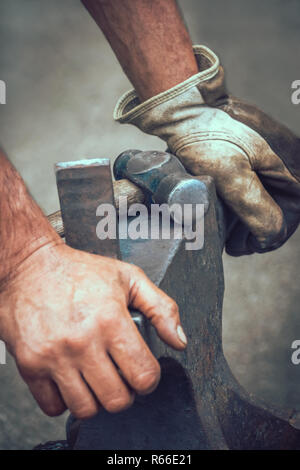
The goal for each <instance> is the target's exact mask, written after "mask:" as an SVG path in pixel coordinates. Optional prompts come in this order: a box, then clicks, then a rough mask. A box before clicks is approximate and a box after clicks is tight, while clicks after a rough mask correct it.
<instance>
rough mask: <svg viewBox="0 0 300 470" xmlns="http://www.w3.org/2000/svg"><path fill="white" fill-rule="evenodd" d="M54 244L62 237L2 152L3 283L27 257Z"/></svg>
mask: <svg viewBox="0 0 300 470" xmlns="http://www.w3.org/2000/svg"><path fill="white" fill-rule="evenodd" d="M51 241H54V242H55V241H59V237H58V236H57V235H56V233H55V232H54V230H53V229H52V227H51V226H50V224H49V222H48V221H47V219H46V218H45V217H44V215H43V213H42V211H41V209H40V208H39V207H38V205H37V204H36V203H35V202H34V200H33V199H32V198H31V196H30V195H29V193H28V191H27V189H26V186H25V184H24V182H23V180H22V178H21V177H20V175H19V174H18V172H17V171H16V169H15V168H14V167H13V166H12V164H11V163H10V162H9V161H8V159H7V158H6V156H5V155H4V153H3V152H1V151H0V243H1V245H0V282H1V281H3V280H4V279H5V278H6V277H7V276H9V275H10V274H11V273H12V271H13V270H14V269H16V267H17V266H18V265H19V264H20V263H21V262H22V261H23V260H24V259H25V258H26V257H27V256H28V255H30V254H31V253H33V252H34V251H35V250H36V249H38V248H40V247H41V246H42V245H44V244H46V243H49V242H51Z"/></svg>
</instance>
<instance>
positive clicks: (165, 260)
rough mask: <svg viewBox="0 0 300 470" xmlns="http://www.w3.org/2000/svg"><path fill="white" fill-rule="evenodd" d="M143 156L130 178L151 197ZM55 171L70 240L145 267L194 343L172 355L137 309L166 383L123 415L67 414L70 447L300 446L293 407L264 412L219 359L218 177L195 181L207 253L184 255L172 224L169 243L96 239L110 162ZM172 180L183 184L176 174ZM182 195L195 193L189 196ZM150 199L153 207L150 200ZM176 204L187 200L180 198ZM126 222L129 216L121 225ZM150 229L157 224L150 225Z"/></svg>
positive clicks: (109, 195)
mask: <svg viewBox="0 0 300 470" xmlns="http://www.w3.org/2000/svg"><path fill="white" fill-rule="evenodd" d="M134 155H136V154H134ZM153 155H154V157H153V162H154V164H155V165H156V167H155V168H156V169H155V172H154V173H155V175H156V176H155V177H156V194H157V193H158V190H157V188H158V183H159V184H160V192H159V194H160V195H161V194H164V196H163V197H161V196H160V198H161V199H166V198H167V197H168V196H169V194H167V193H168V190H166V188H167V187H168V186H167V185H166V184H165V185H164V183H162V182H161V181H158V180H157V178H160V171H162V169H161V168H159V166H158V167H157V152H154V153H153ZM147 158H148V169H147V168H146V170H145V168H144V169H143V171H144V173H143V181H142V178H140V177H139V172H140V173H141V171H140V169H139V167H137V166H134V164H133V163H131V165H128V164H127V163H128V162H127V163H126V164H127V167H126V174H125V176H126V178H128V179H132V181H133V182H134V183H135V184H137V185H139V182H140V181H141V185H140V186H141V188H143V189H145V181H147V184H148V187H147V188H146V192H148V196H149V192H150V193H151V188H152V186H151V184H152V183H151V181H152V180H151V178H150V180H151V181H150V183H149V179H147V177H148V176H149V174H150V173H149V172H150V170H151V168H150V169H149V165H150V167H151V154H149V152H148V157H147ZM172 158H175V157H172ZM97 162H98V163H97ZM118 168H119V167H118ZM119 170H120V168H119ZM129 170H130V171H129ZM147 172H148V174H147ZM121 173H122V174H121V176H124V173H123V172H121ZM56 174H57V183H58V189H59V195H60V202H61V209H62V217H63V221H64V229H65V236H66V242H67V243H69V244H70V245H72V246H74V247H76V248H79V249H85V250H88V251H92V252H94V253H101V254H105V255H107V256H119V255H121V258H122V259H123V260H124V261H127V262H129V263H133V264H136V265H138V266H140V267H141V268H142V269H143V270H144V271H145V273H146V274H147V275H148V276H149V278H150V279H151V280H152V281H153V282H154V283H155V284H156V285H158V286H159V287H160V288H161V289H163V290H164V291H165V292H166V293H167V294H168V295H169V296H171V297H172V298H173V299H174V300H175V301H176V302H177V304H178V306H179V311H180V315H181V321H182V325H183V328H184V330H185V332H186V334H187V337H188V347H187V349H186V350H185V351H184V352H176V351H174V350H172V349H171V348H170V347H168V346H167V345H165V344H164V343H163V342H162V341H161V340H160V339H159V338H158V337H157V335H156V333H155V331H154V329H153V328H152V327H151V326H150V325H149V323H148V322H147V321H145V320H144V319H143V317H142V316H141V315H140V314H139V313H138V312H132V316H133V318H134V320H135V321H136V322H137V323H138V326H139V328H140V331H141V333H142V334H143V336H144V338H145V340H146V341H147V343H148V345H149V346H150V348H151V350H152V352H153V354H154V355H155V356H156V357H157V358H159V360H160V363H161V367H162V379H161V382H160V384H159V386H158V388H157V389H156V390H155V391H154V392H153V393H152V394H150V395H149V396H144V397H137V399H136V402H135V403H134V405H133V406H132V407H131V408H130V409H128V410H126V411H123V412H121V413H118V414H114V415H112V414H109V413H107V412H106V411H105V410H101V411H100V412H99V414H98V415H97V416H95V417H94V418H91V419H88V420H85V421H78V420H76V419H75V418H73V417H72V416H71V417H70V419H69V424H68V442H69V445H70V446H71V447H72V448H73V449H115V450H117V449H152V450H153V449H169V450H171V449H177V450H178V449H182V450H183V449H187V450H192V449H299V448H300V430H298V429H297V428H296V426H297V421H298V424H299V420H297V414H296V413H295V412H294V411H293V410H277V409H273V408H272V407H268V406H265V405H264V404H263V403H261V402H259V400H257V399H256V398H254V397H253V396H251V395H249V394H248V393H247V392H246V391H245V390H244V389H243V388H242V387H241V386H240V384H239V383H238V382H237V380H236V379H235V378H234V376H233V374H232V372H231V370H230V368H229V366H228V364H227V361H226V359H225V357H224V354H223V348H222V302H223V294H224V279H223V266H222V250H223V245H224V233H225V221H224V217H223V212H222V206H221V204H220V202H219V201H218V199H217V197H216V194H215V189H214V184H213V181H212V179H211V178H210V177H201V178H198V181H200V182H201V184H202V188H203V193H202V195H201V198H202V199H201V201H202V202H203V203H205V204H206V215H205V220H204V246H203V248H202V249H200V250H186V249H185V243H186V240H185V239H184V238H181V239H174V238H173V237H172V230H173V229H174V224H173V223H172V226H171V236H170V239H169V240H165V239H158V240H151V239H140V240H131V239H130V238H127V239H124V240H120V245H119V247H120V250H119V248H118V246H117V243H116V240H108V241H105V240H104V241H103V240H99V239H98V238H97V236H96V232H95V226H96V224H97V217H96V209H97V206H98V205H99V204H101V203H107V202H111V203H113V187H112V179H111V174H110V166H109V161H108V160H98V161H95V164H92V162H90V164H88V165H87V164H85V163H84V162H81V163H78V162H75V164H69V165H68V164H62V165H58V166H57V173H56ZM131 175H132V177H131ZM116 176H117V177H118V174H117V175H116ZM165 176H166V172H165ZM177 176H178V175H177ZM139 178H140V179H139ZM189 178H191V176H189ZM192 179H194V180H195V179H197V178H192ZM172 181H173V180H172V178H169V180H168V181H166V182H165V183H168V184H169V185H170V184H171V183H172ZM174 181H175V179H174ZM170 182H171V183H170ZM174 184H175V183H174ZM176 184H177V185H178V184H179V186H176V187H179V188H180V187H181V186H180V181H179V183H178V177H177V179H176ZM189 184H190V183H189ZM195 184H196V183H195ZM149 185H150V186H149ZM171 186H172V185H171ZM171 186H169V187H171ZM200 186H201V185H200ZM193 187H194V186H193V184H192V185H191V188H192V189H193ZM173 189H174V188H173ZM192 189H191V191H192ZM162 190H164V191H165V193H163V191H162ZM170 191H171V190H170ZM170 191H169V192H170ZM182 194H184V193H182ZM185 194H189V196H190V195H191V194H192V192H191V193H189V192H188V191H187V192H186V193H185ZM195 194H197V193H195ZM203 195H204V196H203ZM173 196H174V194H173ZM198 196H199V194H198ZM198 196H197V197H198ZM205 198H206V199H205ZM147 200H148V202H149V201H150V203H151V197H150V198H149V197H148V199H147ZM179 200H180V198H179ZM180 201H181V203H184V202H185V199H184V197H183V198H181V200H180ZM189 202H191V198H190V199H189ZM194 202H197V201H194ZM127 222H128V220H127V218H126V220H125V219H123V220H121V221H120V223H121V224H127ZM147 223H149V224H151V220H149V221H147Z"/></svg>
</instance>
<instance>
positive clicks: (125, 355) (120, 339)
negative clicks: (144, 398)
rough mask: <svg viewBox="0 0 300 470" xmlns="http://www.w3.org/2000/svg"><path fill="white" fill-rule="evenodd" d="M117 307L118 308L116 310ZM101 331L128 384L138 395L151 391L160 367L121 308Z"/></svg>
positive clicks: (110, 353) (155, 384) (129, 317)
mask: <svg viewBox="0 0 300 470" xmlns="http://www.w3.org/2000/svg"><path fill="white" fill-rule="evenodd" d="M119 308H120V307H119ZM117 318H118V321H117V322H115V323H112V322H110V323H109V324H108V325H107V326H106V328H105V330H104V331H102V333H103V336H104V338H105V345H106V349H107V352H108V353H109V355H110V356H111V357H112V359H113V360H114V362H115V363H116V364H117V366H118V367H119V369H120V370H121V373H122V376H123V377H124V378H125V379H126V381H127V383H128V384H129V385H130V386H131V387H132V388H133V389H134V390H135V391H136V392H137V393H140V394H146V393H150V392H152V391H153V390H154V389H155V388H156V386H157V385H158V382H159V380H160V366H159V363H158V361H157V360H156V359H155V357H154V356H153V354H152V353H151V351H150V349H149V347H148V346H147V344H146V343H145V341H144V340H143V338H142V336H141V335H140V333H139V331H138V329H137V327H136V325H135V323H134V322H133V321H132V318H131V316H130V314H129V312H128V310H127V309H126V307H125V306H124V311H120V312H119V313H118V315H117Z"/></svg>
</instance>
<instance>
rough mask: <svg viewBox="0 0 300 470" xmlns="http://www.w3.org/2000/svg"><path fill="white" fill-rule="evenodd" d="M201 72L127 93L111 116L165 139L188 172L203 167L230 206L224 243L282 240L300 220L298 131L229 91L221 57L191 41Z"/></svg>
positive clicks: (239, 251) (245, 246)
mask: <svg viewBox="0 0 300 470" xmlns="http://www.w3.org/2000/svg"><path fill="white" fill-rule="evenodd" d="M194 52H195V56H196V58H197V61H198V66H199V73H198V74H196V75H194V76H193V77H191V78H189V79H188V80H186V81H184V82H183V83H181V84H179V85H177V86H176V87H173V88H171V89H170V90H168V91H167V92H164V93H161V94H159V95H157V96H155V97H153V98H151V99H150V100H147V101H145V102H143V103H140V102H139V99H138V97H137V95H136V93H135V92H134V90H133V91H131V92H129V93H126V94H125V95H124V96H123V97H122V98H121V99H120V100H119V102H118V104H117V106H116V108H115V113H114V117H115V119H116V120H117V121H119V122H124V123H132V124H134V125H136V126H137V127H139V128H140V129H141V130H142V131H144V132H146V133H148V134H152V135H156V136H158V137H160V138H162V139H163V140H165V141H166V143H167V145H168V148H169V149H170V151H171V152H172V153H174V154H175V155H177V157H178V158H180V160H181V161H182V163H183V164H184V165H185V167H186V168H187V170H188V171H190V173H192V174H197V175H201V174H203V175H204V174H208V175H210V176H212V177H213V178H214V180H215V184H216V188H217V192H218V194H219V196H220V197H221V198H222V199H223V201H224V203H225V205H226V207H227V210H228V214H227V216H228V221H229V223H228V232H227V241H226V251H227V252H228V253H229V254H231V255H234V256H239V255H243V254H251V253H253V252H265V251H270V250H273V249H275V248H278V247H279V246H281V245H282V244H283V243H284V242H285V241H286V240H287V239H288V238H289V237H290V236H291V234H292V233H293V232H294V231H295V229H296V228H297V226H298V224H299V221H300V139H299V138H297V137H296V136H295V135H294V134H293V133H291V132H290V131H289V130H288V129H287V128H286V127H284V126H282V125H281V124H279V123H277V122H276V121H274V120H273V119H272V118H270V117H269V116H267V115H266V114H264V113H263V112H262V111H260V110H259V109H258V108H256V107H254V106H252V105H250V104H247V103H244V102H243V101H241V100H239V99H237V98H234V97H232V96H230V95H228V94H227V91H226V87H225V82H224V71H223V68H222V67H221V66H220V64H219V59H218V57H217V56H216V55H215V54H214V53H213V52H212V51H210V50H209V49H208V48H206V47H204V46H195V47H194Z"/></svg>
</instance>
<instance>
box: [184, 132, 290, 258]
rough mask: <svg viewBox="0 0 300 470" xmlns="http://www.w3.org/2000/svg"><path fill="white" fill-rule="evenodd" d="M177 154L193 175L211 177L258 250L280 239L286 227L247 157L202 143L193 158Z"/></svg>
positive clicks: (233, 149) (235, 150) (212, 143)
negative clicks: (248, 231) (207, 175)
mask: <svg viewBox="0 0 300 470" xmlns="http://www.w3.org/2000/svg"><path fill="white" fill-rule="evenodd" d="M188 150H189V149H183V150H181V151H180V153H181V155H180V158H181V160H182V162H183V163H184V164H185V165H186V166H187V167H188V168H189V169H190V170H191V171H192V172H193V173H198V174H209V175H211V176H212V177H213V178H214V181H215V184H216V188H217V192H218V194H219V195H220V196H221V198H222V199H223V200H224V201H225V202H226V203H227V204H228V206H229V207H231V209H232V210H233V211H234V212H235V213H236V214H237V216H238V217H239V218H240V220H242V222H244V224H245V225H246V226H247V227H248V228H249V230H250V232H251V233H252V235H253V237H254V239H255V243H256V244H257V246H259V247H260V248H261V249H265V248H267V247H271V246H273V245H274V244H278V242H279V241H281V240H283V239H284V237H285V234H286V225H285V220H284V216H283V213H282V211H281V209H280V207H279V206H278V205H277V204H276V202H275V201H274V200H273V199H272V197H271V196H270V194H269V193H268V192H267V191H266V190H265V188H264V186H263V185H262V183H261V182H260V180H259V178H258V176H257V174H256V173H255V171H253V170H252V168H251V165H250V162H249V159H248V156H247V155H246V154H245V153H243V152H242V151H241V150H239V149H238V147H237V146H236V145H234V144H231V143H229V142H226V143H225V142H222V145H216V142H215V141H210V142H203V143H202V144H201V146H199V147H197V149H195V152H194V154H193V159H190V158H189V157H188Z"/></svg>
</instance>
